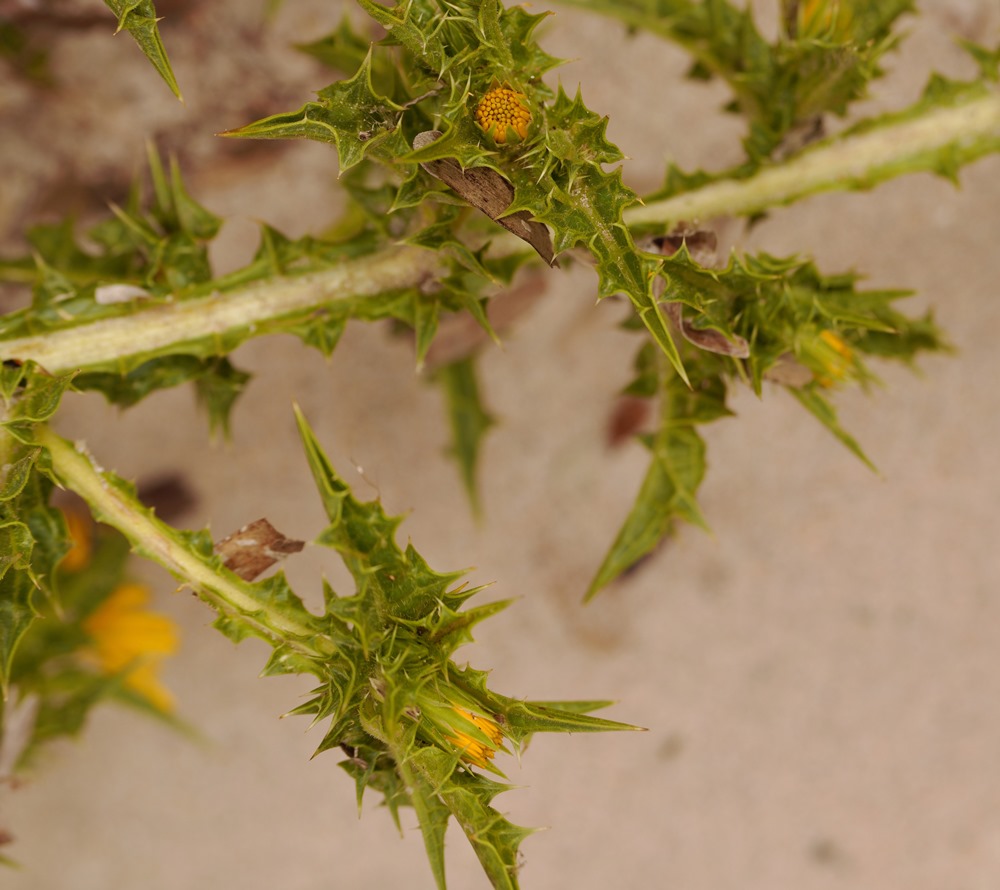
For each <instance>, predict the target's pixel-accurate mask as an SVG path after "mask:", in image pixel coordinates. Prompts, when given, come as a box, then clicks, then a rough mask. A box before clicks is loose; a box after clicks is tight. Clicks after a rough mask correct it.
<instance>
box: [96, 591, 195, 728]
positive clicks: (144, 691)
mask: <svg viewBox="0 0 1000 890" xmlns="http://www.w3.org/2000/svg"><path fill="white" fill-rule="evenodd" d="M149 597H150V594H149V589H148V588H147V587H144V586H143V585H141V584H120V585H119V586H118V587H116V588H115V590H114V591H112V593H111V595H110V596H109V597H108V598H107V599H106V600H105V601H104V602H103V603H101V605H100V606H98V607H97V608H96V609H95V610H94V611H93V612H92V613H91V614H90V615H89V616H88V617H87V618H86V620H85V621H84V622H83V629H84V631H86V633H87V634H88V635H89V636H90V638H91V640H92V654H93V655H94V657H95V658H96V660H97V662H98V664H99V665H100V668H101V670H102V671H103V672H104V673H106V674H124V678H125V684H126V685H127V686H129V687H130V688H131V689H132V690H134V691H135V692H137V693H138V694H139V695H141V696H142V697H143V698H145V699H146V700H147V701H149V702H150V704H152V705H153V706H154V707H156V708H158V709H159V710H161V711H170V710H172V709H173V704H174V701H173V696H171V694H170V692H169V691H168V690H167V688H166V687H165V686H163V684H162V683H160V680H159V678H158V677H157V671H158V670H159V667H160V662H161V661H162V660H163V658H164V657H165V656H167V655H172V654H173V653H174V652H176V651H177V646H178V634H177V626H176V625H175V624H174V622H173V621H171V620H170V619H169V618H167V617H166V616H165V615H158V614H156V613H155V612H150V611H149V610H148V609H147V608H146V606H147V604H148V602H149Z"/></svg>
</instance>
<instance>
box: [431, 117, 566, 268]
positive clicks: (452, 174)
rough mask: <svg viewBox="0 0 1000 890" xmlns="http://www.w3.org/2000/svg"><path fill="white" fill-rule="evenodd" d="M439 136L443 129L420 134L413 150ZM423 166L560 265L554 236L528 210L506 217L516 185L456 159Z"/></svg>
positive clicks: (441, 159)
mask: <svg viewBox="0 0 1000 890" xmlns="http://www.w3.org/2000/svg"><path fill="white" fill-rule="evenodd" d="M440 136H441V131H440V130H426V131H425V132H423V133H417V135H416V136H415V137H414V139H413V150H414V151H418V150H420V149H421V148H426V147H427V146H428V145H430V144H431V143H432V142H433V141H434V140H435V139H438V138H439V137H440ZM420 166H421V167H423V168H424V169H425V170H426V171H427V172H428V173H430V175H431V176H433V177H434V178H435V179H440V180H441V181H442V182H443V183H444V184H445V185H447V186H448V187H449V188H450V189H452V190H453V191H454V192H455V193H456V194H458V196H459V197H460V198H462V200H463V201H465V202H467V203H468V204H471V205H472V206H473V207H475V208H476V209H477V210H481V211H482V212H483V213H485V214H486V215H487V216H488V217H489V218H490V219H492V220H493V221H494V222H497V223H499V224H500V225H502V226H503V227H504V228H505V229H506V230H507V231H508V232H510V233H511V234H512V235H517V237H518V238H520V239H521V240H522V241H526V242H527V243H528V244H530V245H531V246H532V247H533V248H534V249H535V252H536V253H537V254H538V255H539V256H540V257H541V258H542V259H543V260H545V262H546V263H548V264H549V265H550V266H555V265H557V263H556V258H555V249H554V248H553V246H552V234H551V233H550V232H549V230H548V228H547V227H546V226H545V225H544V224H543V223H540V222H537V221H536V220H533V219H532V218H531V214H530V213H528V211H527V210H518V211H517V213H512V214H510V215H509V216H504V215H503V213H504V211H505V210H506V209H507V208H508V207H510V205H511V204H512V203H513V201H514V186H512V185H511V184H510V183H509V182H508V181H507V180H506V179H504V178H503V176H501V175H500V174H499V173H497V171H496V170H491V169H490V168H489V167H469V168H468V169H467V170H463V169H462V166H461V165H460V164H459V163H458V161H456V160H455V159H454V158H439V159H437V160H434V161H428V162H427V163H425V164H421V165H420Z"/></svg>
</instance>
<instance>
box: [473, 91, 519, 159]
mask: <svg viewBox="0 0 1000 890" xmlns="http://www.w3.org/2000/svg"><path fill="white" fill-rule="evenodd" d="M476 123H478V124H479V126H480V127H482V128H483V132H485V133H488V134H489V135H491V136H492V137H493V140H494V141H495V142H496V143H497V144H498V145H503V144H504V143H505V142H506V141H507V140H508V139H509V138H510V135H511V133H513V134H515V135H516V136H517V139H515V140H514V141H520V140H521V139H524V138H525V137H527V135H528V124H529V123H531V112H530V111H529V110H528V106H527V96H525V95H524V93H518V92H516V91H515V90H512V89H511V88H510V87H496V88H494V89H492V90H490V91H489V92H488V93H487V94H486V95H485V96H483V98H482V99H480V100H479V104H478V105H477V106H476Z"/></svg>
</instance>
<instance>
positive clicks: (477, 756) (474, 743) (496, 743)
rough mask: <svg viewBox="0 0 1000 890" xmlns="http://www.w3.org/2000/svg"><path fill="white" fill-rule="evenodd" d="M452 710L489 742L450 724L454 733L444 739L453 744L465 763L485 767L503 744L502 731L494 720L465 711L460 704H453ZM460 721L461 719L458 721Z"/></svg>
mask: <svg viewBox="0 0 1000 890" xmlns="http://www.w3.org/2000/svg"><path fill="white" fill-rule="evenodd" d="M452 710H453V711H454V712H455V713H456V714H458V716H459V717H460V718H464V719H465V720H467V721H468V722H469V723H471V724H472V725H473V726H475V727H476V729H478V730H479V731H480V732H481V733H482V734H483V735H485V736H486V737H487V738H488V739H489V743H487V742H483V741H481V740H480V739H476V738H473V737H472V736H471V735H469V734H468V733H467V732H465V731H463V730H462V729H461V728H459V727H458V726H456V725H454V724H453V726H452V729H453V731H454V735H448V736H445V739H446V741H447V742H448V743H449V744H451V745H454V746H455V750H456V751H458V756H459V757H461V758H462V760H464V761H465V762H466V763H473V764H475V765H476V766H481V767H486V766H488V765H489V762H490V761H491V760H492V759H493V755H494V754H496V753H497V749H499V748H500V746H501V745H502V744H503V732H501V730H500V727H499V726H498V725H497V724H496V722H495V721H493V720H491V719H490V718H489V717H480V716H479V715H478V714H473V713H472V711H467V710H466V709H465V708H463V707H461V706H460V705H453V706H452ZM458 722H461V721H458Z"/></svg>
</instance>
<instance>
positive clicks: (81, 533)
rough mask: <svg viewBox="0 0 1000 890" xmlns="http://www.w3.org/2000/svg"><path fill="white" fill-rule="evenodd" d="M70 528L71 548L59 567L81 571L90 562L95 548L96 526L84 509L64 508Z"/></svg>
mask: <svg viewBox="0 0 1000 890" xmlns="http://www.w3.org/2000/svg"><path fill="white" fill-rule="evenodd" d="M62 513H63V516H64V517H65V519H66V525H67V527H68V528H69V540H70V548H69V550H67V551H66V554H65V556H63V558H62V560H61V561H60V563H59V568H61V569H64V570H65V571H67V572H79V571H80V569H82V568H84V566H86V565H87V563H88V562H90V556H91V551H92V550H93V541H94V526H93V523H92V522H91V519H90V517H89V516H88V515H87V514H86V513H84V512H83V511H82V510H63V511H62Z"/></svg>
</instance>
